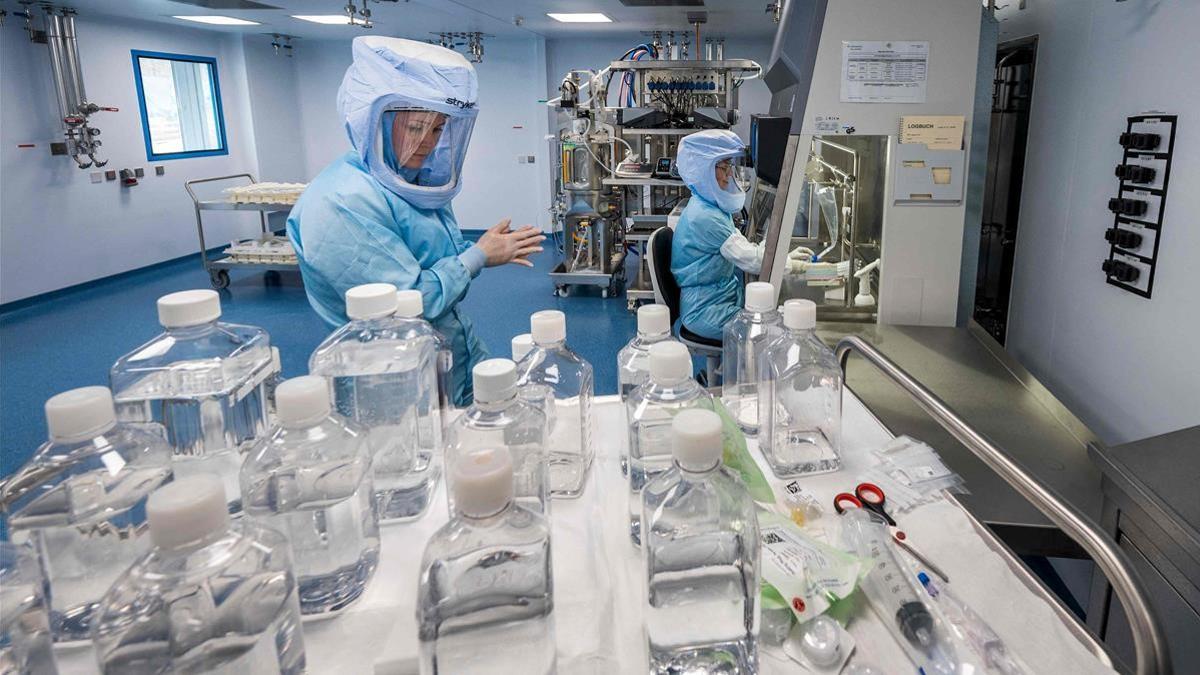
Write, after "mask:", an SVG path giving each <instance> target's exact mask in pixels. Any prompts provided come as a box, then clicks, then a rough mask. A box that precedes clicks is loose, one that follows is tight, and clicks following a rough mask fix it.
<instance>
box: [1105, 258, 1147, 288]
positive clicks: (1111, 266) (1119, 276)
mask: <svg viewBox="0 0 1200 675" xmlns="http://www.w3.org/2000/svg"><path fill="white" fill-rule="evenodd" d="M1100 268H1101V269H1103V270H1104V273H1105V274H1107V275H1108V276H1110V277H1112V278H1113V279H1116V280H1117V281H1121V282H1125V283H1128V282H1131V281H1137V278H1138V276H1139V275H1140V274H1141V271H1140V270H1138V268H1136V267H1134V266H1133V265H1130V264H1129V263H1125V262H1121V261H1120V260H1105V261H1104V264H1102V265H1100Z"/></svg>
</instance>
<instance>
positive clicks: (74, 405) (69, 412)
mask: <svg viewBox="0 0 1200 675" xmlns="http://www.w3.org/2000/svg"><path fill="white" fill-rule="evenodd" d="M116 423H117V415H116V412H115V411H114V410H113V398H112V392H110V391H109V390H108V387H80V388H79V389H72V390H70V391H64V392H63V393H61V394H58V395H56V396H51V397H50V398H49V399H48V400H47V401H46V428H47V430H48V431H49V432H50V433H49V436H50V440H52V441H56V442H59V443H77V442H79V441H82V440H86V439H89V438H95V437H96V436H99V435H100V434H102V433H104V432H106V431H108V430H109V429H111V428H113V426H115V425H116Z"/></svg>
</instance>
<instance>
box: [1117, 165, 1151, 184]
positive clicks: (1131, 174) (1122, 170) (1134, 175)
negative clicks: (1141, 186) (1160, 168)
mask: <svg viewBox="0 0 1200 675" xmlns="http://www.w3.org/2000/svg"><path fill="white" fill-rule="evenodd" d="M1114 173H1116V175H1117V178H1120V179H1121V180H1124V181H1129V182H1130V183H1153V182H1154V176H1156V175H1157V174H1158V172H1157V171H1155V170H1154V167H1150V166H1140V165H1138V164H1118V165H1117V169H1116V171H1115V172H1114Z"/></svg>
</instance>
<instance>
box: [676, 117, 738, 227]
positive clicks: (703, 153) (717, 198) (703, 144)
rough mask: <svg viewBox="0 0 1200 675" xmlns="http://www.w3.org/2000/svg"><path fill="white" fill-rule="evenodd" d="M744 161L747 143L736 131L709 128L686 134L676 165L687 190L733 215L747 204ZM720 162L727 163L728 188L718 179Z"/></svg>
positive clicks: (680, 143)
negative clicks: (743, 141)
mask: <svg viewBox="0 0 1200 675" xmlns="http://www.w3.org/2000/svg"><path fill="white" fill-rule="evenodd" d="M745 160H746V146H745V144H744V143H742V139H740V138H738V136H737V134H735V133H733V132H732V131H728V130H725V129H708V130H706V131H698V132H696V133H694V134H689V135H687V136H684V137H683V140H681V141H680V142H679V152H678V155H677V156H676V157H675V165H676V167H678V169H679V177H680V178H682V179H683V182H684V183H686V184H687V186H688V189H690V190H691V191H692V192H694V193H696V194H698V195H700V197H702V198H703V199H705V200H706V201H708V202H709V203H711V204H715V205H716V206H717V207H718V208H720V209H721V210H722V211H724V212H725V213H730V214H732V213H737V212H738V211H741V210H742V207H743V206H745V205H746V184H745V177H746V172H745V170H744V169H745V164H746V161H745ZM718 163H722V166H723V167H724V165H725V163H728V170H727V171H728V180H727V182H726V186H725V187H721V184H720V182H719V181H718V180H717V175H716V171H717V164H718ZM723 170H725V169H724V168H723Z"/></svg>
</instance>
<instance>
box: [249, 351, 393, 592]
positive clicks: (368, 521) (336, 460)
mask: <svg viewBox="0 0 1200 675" xmlns="http://www.w3.org/2000/svg"><path fill="white" fill-rule="evenodd" d="M275 407H276V412H277V414H278V421H279V426H277V427H275V428H274V429H272V430H271V433H270V434H269V435H268V436H267V437H266V438H264V439H262V440H261V441H260V442H259V443H258V445H256V446H255V447H254V449H252V450H251V451H250V454H249V455H248V456H247V457H246V462H245V463H244V464H243V465H242V476H241V482H242V503H243V505H244V507H245V514H246V517H247V518H250V519H252V520H254V521H255V522H258V523H260V524H262V525H266V526H269V527H271V528H274V529H276V530H278V531H280V532H282V533H283V534H284V535H286V536H287V538H288V541H289V542H291V545H292V556H293V559H294V563H295V569H296V577H297V580H298V584H299V587H300V611H301V612H302V613H303V614H305V615H313V614H330V613H334V612H338V611H340V610H342V609H345V608H346V607H347V606H348V605H350V604H351V603H352V602H354V601H355V600H357V599H358V598H359V597H361V596H362V594H363V591H364V590H366V587H367V583H368V582H369V581H370V580H371V577H372V575H373V574H374V573H375V566H376V564H377V563H378V562H379V511H378V502H376V500H375V490H374V487H373V484H372V476H371V454H372V453H371V446H370V444H369V443H368V441H367V434H366V433H365V432H364V431H363V430H362V429H361V428H360V427H358V426H357V425H355V424H354V423H353V422H351V421H349V420H347V419H346V418H344V417H342V416H341V415H337V414H335V413H334V412H333V409H332V405H331V403H330V400H329V383H328V382H327V381H326V380H325V378H322V377H317V376H315V375H306V376H303V377H296V378H292V379H290V380H285V381H284V382H283V383H282V384H280V385H279V388H278V389H276V391H275Z"/></svg>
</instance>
